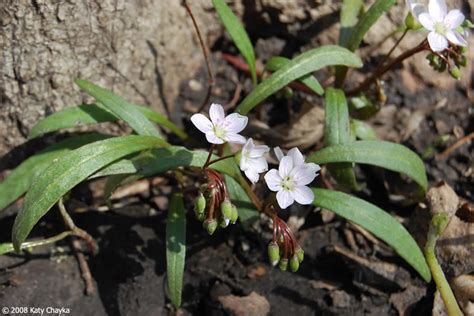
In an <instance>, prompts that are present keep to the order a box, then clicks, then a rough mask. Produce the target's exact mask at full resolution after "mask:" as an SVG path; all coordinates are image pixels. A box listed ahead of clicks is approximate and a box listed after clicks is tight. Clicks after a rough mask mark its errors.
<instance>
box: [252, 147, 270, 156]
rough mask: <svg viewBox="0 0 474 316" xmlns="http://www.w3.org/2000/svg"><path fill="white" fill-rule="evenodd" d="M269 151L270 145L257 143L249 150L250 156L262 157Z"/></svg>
mask: <svg viewBox="0 0 474 316" xmlns="http://www.w3.org/2000/svg"><path fill="white" fill-rule="evenodd" d="M269 151H270V147H268V146H267V145H258V146H255V147H254V148H252V150H251V151H250V157H252V158H259V157H263V155H265V154H266V153H267V152H269Z"/></svg>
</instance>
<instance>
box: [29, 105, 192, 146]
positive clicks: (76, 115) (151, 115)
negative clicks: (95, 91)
mask: <svg viewBox="0 0 474 316" xmlns="http://www.w3.org/2000/svg"><path fill="white" fill-rule="evenodd" d="M128 106H129V107H131V108H134V109H136V110H138V111H139V112H141V113H142V114H143V115H145V116H146V118H147V119H149V120H150V121H152V122H155V123H157V124H158V125H160V126H163V127H165V128H167V129H169V130H170V131H172V132H173V133H175V134H176V135H177V136H178V137H180V138H181V139H183V140H184V139H186V138H187V137H188V135H187V134H186V133H185V132H184V131H182V130H181V129H180V128H179V127H177V126H176V125H175V124H174V123H173V122H171V121H170V120H168V119H167V118H166V117H165V116H164V115H161V114H159V113H157V112H155V111H153V110H152V109H149V108H147V107H144V106H140V105H135V104H132V103H128ZM118 119H119V118H118V117H117V116H116V115H114V114H113V113H112V112H110V111H109V110H107V109H106V108H105V107H104V106H103V105H101V104H100V103H98V104H81V105H78V106H73V107H68V108H65V109H62V110H61V111H58V112H55V113H53V114H51V115H49V116H47V117H45V118H44V119H42V120H41V121H39V122H38V123H37V124H36V125H35V126H33V128H32V129H31V131H30V134H29V135H28V136H29V138H30V139H32V138H35V137H39V136H41V135H44V134H46V133H51V132H55V131H58V130H61V129H64V128H74V127H78V126H84V125H89V124H99V123H104V122H114V121H117V120H118Z"/></svg>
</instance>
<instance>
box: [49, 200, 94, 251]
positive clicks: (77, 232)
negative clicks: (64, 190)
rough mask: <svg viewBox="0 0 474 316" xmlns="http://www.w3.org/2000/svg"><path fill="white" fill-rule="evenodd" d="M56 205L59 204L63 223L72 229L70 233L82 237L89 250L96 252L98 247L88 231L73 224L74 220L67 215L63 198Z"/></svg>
mask: <svg viewBox="0 0 474 316" xmlns="http://www.w3.org/2000/svg"><path fill="white" fill-rule="evenodd" d="M58 206H59V211H60V212H61V216H62V217H63V220H64V224H65V225H66V227H67V228H68V229H70V230H71V231H72V234H73V235H74V236H77V237H80V238H82V239H83V240H84V241H85V242H86V244H87V246H88V247H89V250H90V251H91V252H92V253H93V254H96V253H97V252H98V250H99V247H98V246H97V243H96V242H95V240H94V238H92V236H91V235H89V233H87V232H86V231H85V230H83V229H81V228H79V227H77V226H76V224H74V221H73V220H72V218H71V216H69V214H68V212H67V210H66V207H65V206H64V202H63V199H62V198H60V199H59V201H58Z"/></svg>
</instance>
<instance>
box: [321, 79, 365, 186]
mask: <svg viewBox="0 0 474 316" xmlns="http://www.w3.org/2000/svg"><path fill="white" fill-rule="evenodd" d="M324 117H325V124H324V142H325V144H326V146H333V145H342V144H347V143H349V142H351V135H350V124H349V108H348V106H347V101H346V97H345V95H344V92H343V91H342V90H339V89H333V88H328V89H327V90H326V98H325V114H324ZM328 168H329V171H330V172H331V175H332V176H333V177H334V178H335V179H336V181H337V182H338V183H339V184H341V185H342V186H343V187H347V188H349V189H354V190H356V189H357V188H358V185H357V181H356V177H355V173H354V167H353V164H352V163H350V162H349V163H348V162H342V163H334V164H330V165H328Z"/></svg>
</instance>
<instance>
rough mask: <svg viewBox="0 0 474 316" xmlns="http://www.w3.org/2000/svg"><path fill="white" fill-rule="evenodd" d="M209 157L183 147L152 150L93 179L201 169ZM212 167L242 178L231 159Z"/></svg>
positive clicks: (95, 175)
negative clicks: (182, 169)
mask: <svg viewBox="0 0 474 316" xmlns="http://www.w3.org/2000/svg"><path fill="white" fill-rule="evenodd" d="M207 155H208V153H207V152H205V151H201V150H194V151H193V150H189V149H187V148H185V147H182V146H168V147H166V148H158V149H154V150H151V151H149V152H146V153H143V154H140V155H139V156H137V157H134V158H131V159H128V158H125V159H121V160H118V161H116V162H115V163H113V164H110V165H109V166H107V167H105V168H103V169H102V170H100V171H99V172H97V173H96V174H94V175H93V177H102V176H110V175H116V174H132V173H140V174H141V175H142V177H146V176H151V175H154V174H158V173H161V172H165V171H168V170H173V169H176V168H178V167H197V168H200V167H202V166H203V165H204V163H205V162H206V159H207ZM216 158H219V157H218V156H213V158H212V159H216ZM210 167H211V168H212V169H215V170H217V171H219V172H222V173H225V174H228V175H230V176H231V177H233V178H235V179H239V177H241V173H240V170H239V168H238V166H237V165H236V164H235V162H233V161H232V160H231V159H225V160H222V161H219V162H216V163H213V164H212V165H211V166H210Z"/></svg>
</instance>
